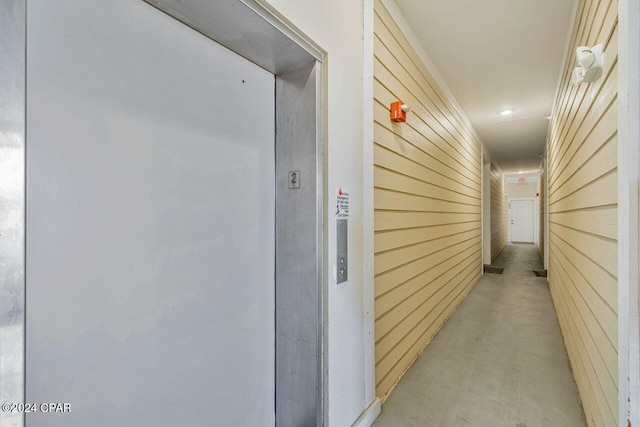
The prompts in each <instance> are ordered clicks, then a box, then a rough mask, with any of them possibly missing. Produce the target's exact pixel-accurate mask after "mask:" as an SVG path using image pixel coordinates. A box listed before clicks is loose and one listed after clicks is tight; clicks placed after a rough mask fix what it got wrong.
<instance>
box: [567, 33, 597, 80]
mask: <svg viewBox="0 0 640 427" xmlns="http://www.w3.org/2000/svg"><path fill="white" fill-rule="evenodd" d="M576 61H578V65H580V66H579V67H576V68H574V69H573V75H572V76H571V81H573V84H576V85H577V84H580V83H591V82H594V81H596V80H597V79H598V77H600V76H601V75H602V64H604V53H603V51H602V43H600V44H598V45H596V46H594V47H587V46H580V47H579V48H577V49H576Z"/></svg>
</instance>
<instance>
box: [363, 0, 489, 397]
mask: <svg viewBox="0 0 640 427" xmlns="http://www.w3.org/2000/svg"><path fill="white" fill-rule="evenodd" d="M374 42H375V46H374V49H375V50H374V52H375V65H374V66H375V69H374V77H375V79H374V80H375V82H374V84H375V86H374V98H375V99H374V139H375V141H374V186H375V189H374V197H375V341H376V349H375V363H376V394H377V396H379V397H381V398H383V399H386V397H387V396H388V395H389V393H390V392H391V390H392V389H393V387H394V386H395V384H396V383H397V382H398V381H399V380H400V378H401V377H402V375H403V374H404V372H406V370H407V369H408V368H409V366H411V364H412V363H413V361H414V360H415V359H416V357H417V356H418V354H420V352H421V351H422V350H423V349H424V347H425V346H426V345H427V344H428V343H429V342H430V341H431V339H432V338H433V337H434V335H435V334H436V333H437V332H438V330H439V329H440V328H441V327H442V325H443V324H444V323H445V321H446V320H447V318H448V317H449V316H451V314H452V313H453V312H454V311H455V309H456V308H457V307H458V305H459V304H460V303H461V302H462V300H463V299H464V297H465V296H466V295H467V293H468V292H469V291H470V290H471V289H472V287H473V285H474V284H475V283H476V282H477V281H478V279H479V278H480V275H481V269H482V250H481V239H482V236H481V233H482V230H481V187H480V186H481V176H482V163H481V162H482V156H481V146H480V143H479V141H477V140H476V139H475V138H474V136H473V132H472V130H471V129H469V127H468V126H467V125H466V124H465V121H464V120H463V118H462V117H461V115H460V114H459V113H458V111H457V110H456V109H455V107H454V106H453V105H452V104H451V102H450V101H449V99H448V98H447V96H446V95H445V94H444V92H443V91H442V89H441V88H440V87H439V86H438V84H437V83H436V82H435V80H434V78H433V76H432V75H431V74H430V73H429V71H428V70H427V68H426V67H425V66H424V64H423V63H422V62H421V61H420V59H419V57H418V55H417V54H416V52H415V51H413V50H412V48H411V47H410V45H409V43H408V41H407V40H406V39H405V37H404V36H403V35H402V33H401V32H400V30H399V28H398V26H397V25H396V23H395V22H394V21H393V19H392V18H391V16H390V15H389V13H388V12H387V10H386V9H385V8H384V6H383V5H382V4H381V3H380V2H379V1H376V3H375V41H374ZM397 100H402V101H403V102H405V103H407V104H409V105H411V112H410V113H408V115H407V121H406V123H394V122H392V121H391V120H390V119H389V105H390V104H391V103H392V102H394V101H397Z"/></svg>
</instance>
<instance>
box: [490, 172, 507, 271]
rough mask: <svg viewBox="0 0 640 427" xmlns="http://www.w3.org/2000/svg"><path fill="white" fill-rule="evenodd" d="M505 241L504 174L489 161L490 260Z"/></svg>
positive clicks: (496, 254)
mask: <svg viewBox="0 0 640 427" xmlns="http://www.w3.org/2000/svg"><path fill="white" fill-rule="evenodd" d="M506 243H507V203H506V201H505V183H504V175H503V174H502V171H501V170H500V168H499V167H498V166H496V165H494V164H493V163H491V262H493V260H495V259H496V257H497V256H498V255H499V254H500V252H502V250H503V249H504V245H506Z"/></svg>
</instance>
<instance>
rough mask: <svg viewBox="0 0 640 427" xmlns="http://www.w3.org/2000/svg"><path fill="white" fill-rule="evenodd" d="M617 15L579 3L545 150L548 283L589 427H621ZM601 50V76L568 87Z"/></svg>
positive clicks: (609, 5)
mask: <svg viewBox="0 0 640 427" xmlns="http://www.w3.org/2000/svg"><path fill="white" fill-rule="evenodd" d="M617 10H618V4H617V1H615V0H614V1H610V0H583V1H581V2H580V3H579V6H578V11H577V15H576V22H575V27H574V29H573V33H572V38H571V43H570V47H569V50H568V52H567V53H566V55H567V57H568V61H567V65H566V67H565V69H564V70H563V76H562V80H561V85H560V90H559V93H558V97H557V98H556V100H555V105H554V114H553V117H552V125H551V131H550V135H549V145H548V147H547V148H548V171H547V173H548V180H549V187H548V193H549V194H548V197H549V236H548V237H549V285H550V288H551V294H552V296H553V301H554V304H555V306H556V310H557V312H558V318H559V321H560V326H561V328H562V333H563V336H564V340H565V344H566V347H567V351H568V354H569V359H570V360H571V366H572V368H573V373H574V375H575V379H576V383H577V384H578V390H579V391H580V397H581V399H582V403H583V406H584V410H585V415H586V418H587V422H588V424H589V425H590V426H613V425H618V363H617V358H618V350H617V348H618V345H617V342H618V339H617V338H618V333H617V321H618V320H617V274H618V272H617V252H618V243H617V237H618V236H617V203H618V200H617V172H618V167H617V85H618V72H617V60H618V53H617V50H618V15H617ZM598 43H604V45H605V66H604V72H603V75H602V77H601V78H600V79H598V80H597V81H595V82H594V83H591V84H585V83H583V84H580V85H573V84H572V83H571V73H572V70H573V68H574V67H576V66H577V64H576V61H575V54H574V52H575V49H576V47H578V46H585V45H586V46H593V45H595V44H598Z"/></svg>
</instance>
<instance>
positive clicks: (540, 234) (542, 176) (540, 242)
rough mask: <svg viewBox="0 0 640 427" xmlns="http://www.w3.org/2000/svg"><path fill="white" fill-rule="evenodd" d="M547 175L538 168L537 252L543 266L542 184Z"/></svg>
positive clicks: (542, 168) (543, 170) (543, 198)
mask: <svg viewBox="0 0 640 427" xmlns="http://www.w3.org/2000/svg"><path fill="white" fill-rule="evenodd" d="M546 179H547V175H546V172H545V169H544V166H542V167H541V168H540V175H539V179H538V251H539V252H540V260H541V262H542V263H543V264H544V200H545V194H544V182H545V180H546Z"/></svg>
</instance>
